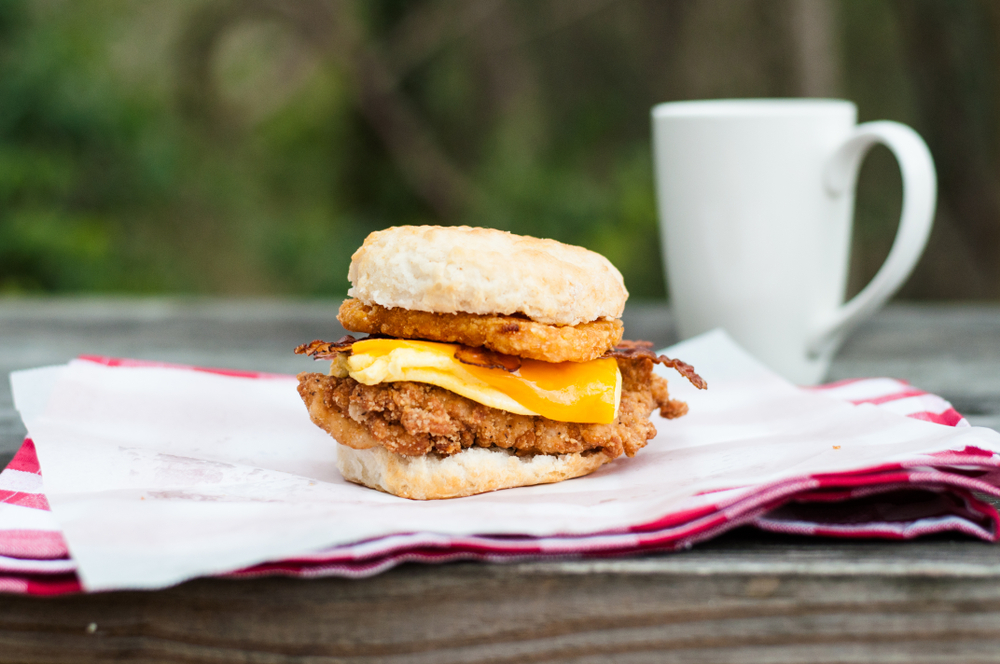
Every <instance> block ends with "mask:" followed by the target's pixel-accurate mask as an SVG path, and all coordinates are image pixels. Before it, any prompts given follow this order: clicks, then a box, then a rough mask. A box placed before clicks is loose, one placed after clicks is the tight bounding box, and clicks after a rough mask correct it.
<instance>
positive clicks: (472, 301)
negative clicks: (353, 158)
mask: <svg viewBox="0 0 1000 664" xmlns="http://www.w3.org/2000/svg"><path fill="white" fill-rule="evenodd" d="M491 252H492V254H491ZM511 264H516V265H518V266H520V267H521V270H520V272H519V274H517V275H512V274H511V273H510V270H509V266H510V265H511ZM428 274H429V275H431V276H430V277H427V278H425V277H426V275H428ZM350 277H351V282H352V284H353V286H354V287H353V288H352V292H351V293H350V294H351V295H353V296H354V297H352V298H349V299H348V300H346V301H345V302H344V303H343V305H341V308H340V312H339V316H338V318H339V320H340V321H341V324H342V325H343V326H344V327H345V328H346V329H348V330H350V331H353V332H362V333H367V334H370V335H372V336H370V337H369V338H368V339H355V338H354V337H344V338H343V339H341V340H340V341H338V342H334V343H327V342H323V341H314V342H312V343H309V344H303V345H302V346H300V347H299V348H297V349H296V352H297V353H300V354H304V355H309V356H311V357H313V358H316V359H327V360H330V361H331V369H330V372H329V373H328V374H324V373H311V372H305V373H302V374H299V376H298V379H299V387H298V390H299V394H300V396H301V397H302V400H303V402H304V403H305V405H306V408H307V409H308V412H309V415H310V417H311V419H312V420H313V422H314V423H315V424H316V425H318V426H319V427H321V428H322V429H324V430H325V431H326V432H327V433H329V434H330V435H331V436H332V437H333V438H334V439H336V441H337V442H338V443H339V446H338V466H339V467H340V469H341V472H342V473H343V474H344V476H345V478H347V479H348V480H350V481H353V482H357V483H359V484H363V485H366V486H369V487H372V488H376V489H379V490H383V491H387V492H389V493H394V494H396V495H399V496H403V497H407V498H416V499H434V498H448V497H457V496H464V495H471V494H474V493H481V492H483V491H491V490H496V489H502V488H510V487H513V486H524V485H529V484H538V483H544V482H553V481H561V480H564V479H569V478H572V477H577V476H580V475H585V474H587V473H590V472H593V471H594V470H596V469H597V468H598V467H600V466H601V465H603V464H605V463H608V462H610V461H612V460H614V459H616V458H618V457H621V456H623V455H624V456H626V457H632V456H634V455H635V454H636V453H637V452H638V451H639V450H640V449H642V448H643V447H644V446H645V445H646V444H647V441H648V440H649V439H651V438H652V437H653V436H655V435H656V428H655V426H654V425H653V424H652V423H651V422H650V420H649V418H650V415H651V414H652V413H653V412H654V411H659V414H660V416H661V417H664V418H666V419H673V418H676V417H680V416H682V415H684V414H685V413H686V412H687V405H686V404H685V403H683V402H681V401H677V400H673V399H671V398H670V396H669V392H668V387H667V381H666V380H665V379H664V378H662V377H661V376H658V375H657V374H655V373H654V371H653V369H654V366H655V364H657V363H659V364H663V365H665V366H668V367H673V368H674V369H676V370H677V371H679V372H680V373H681V374H682V375H684V376H685V377H686V378H687V379H688V380H690V381H691V382H692V383H694V384H695V385H696V386H698V387H704V381H703V380H702V379H701V378H700V377H699V376H698V375H697V374H696V373H695V372H694V370H693V368H692V367H690V366H689V365H687V364H685V363H683V362H681V361H679V360H672V359H670V358H667V357H664V356H658V355H656V354H654V353H653V352H652V351H651V350H650V349H649V346H650V344H646V343H644V342H627V341H626V342H622V341H621V337H622V325H621V321H620V320H619V318H618V316H620V313H621V308H622V307H623V305H624V300H625V297H627V291H625V288H624V285H623V284H622V283H621V275H620V274H618V272H617V270H615V269H614V267H613V266H611V265H610V263H608V262H607V261H606V259H604V258H603V257H601V256H599V255H597V254H593V252H589V251H587V250H585V249H582V248H579V247H569V246H568V245H562V244H560V243H556V242H554V241H551V240H537V239H535V238H524V237H520V236H513V235H510V234H509V233H502V232H501V231H493V230H490V229H471V228H464V227H463V228H438V227H400V228H393V229H389V230H387V231H381V232H379V233H375V234H373V236H370V237H369V239H368V240H366V241H365V245H364V246H363V247H362V248H361V249H359V251H358V252H357V253H356V254H355V255H354V257H353V259H352V265H351V272H350ZM567 290H569V291H570V293H569V296H566V293H565V292H564V291H567ZM512 291H514V292H513V293H512ZM375 346H377V347H378V348H380V349H383V350H382V352H383V353H384V354H385V356H384V357H382V356H380V355H378V353H375V354H374V355H372V351H371V349H372V348H373V347H375ZM393 353H395V354H393ZM413 357H417V358H420V359H419V361H417V360H414V359H412V358H413ZM373 358H374V359H373ZM380 362H381V363H380ZM414 362H416V364H413V363H414ZM408 363H409V364H408ZM411 365H412V366H411ZM407 371H409V372H411V373H407ZM531 371H535V372H536V373H535V374H532V373H531ZM539 371H541V372H542V373H541V374H540V375H542V376H543V379H542V380H537V379H532V378H531V376H534V375H537V372H539ZM567 371H568V372H573V371H575V372H576V373H575V374H572V375H574V376H583V378H574V379H572V380H569V379H565V380H564V381H563V382H566V380H569V383H567V384H566V385H564V388H565V389H564V390H563V392H560V393H558V394H557V393H556V392H551V394H552V395H556V396H551V395H550V392H544V390H543V391H542V392H543V393H544V395H549V396H545V398H546V399H554V400H555V402H554V403H552V404H548V405H547V404H546V403H545V401H544V399H543V400H542V401H539V400H538V399H536V400H535V401H531V400H530V399H529V398H525V397H524V396H523V394H522V393H523V391H524V390H523V387H522V385H521V382H524V383H525V384H530V385H534V383H545V384H546V385H548V383H546V381H549V382H552V380H554V381H555V382H558V381H559V380H560V376H562V375H563V372H567ZM412 372H416V373H412ZM609 372H610V373H609ZM411 375H412V376H416V377H417V378H419V380H408V379H405V378H407V377H409V376H411ZM567 375H569V374H567ZM442 376H444V377H443V378H442ZM590 376H595V377H598V378H600V380H598V379H597V378H595V379H593V380H590V378H589V377H590ZM553 377H554V378H553ZM550 379H552V380H550ZM588 380H590V382H587V381H588ZM601 380H603V381H604V382H603V383H602V382H601ZM484 381H485V382H484ZM519 381H521V382H519ZM532 381H534V383H533V382H532ZM574 381H575V382H574ZM581 381H582V382H581ZM553 384H555V383H553ZM511 385H513V387H510V386H511ZM595 385H596V386H597V387H595ZM496 386H500V387H501V388H503V389H505V390H507V392H509V393H510V394H514V395H518V394H520V395H521V397H520V401H518V402H515V401H510V397H509V396H508V395H507V394H499V395H497V394H495V391H496V390H495V389H494V388H495V387H496ZM504 386H506V387H504ZM536 387H537V386H536ZM546 389H549V390H550V391H551V390H553V389H555V388H552V387H551V385H549V387H548V388H546ZM595 390H596V391H595ZM601 390H603V392H601ZM459 392H461V393H459ZM592 393H593V394H598V396H599V398H600V399H603V401H600V402H594V403H598V406H600V407H601V408H604V410H603V411H601V412H602V413H605V414H603V415H595V413H596V412H597V410H599V408H598V409H597V410H595V409H594V408H591V407H588V406H587V405H586V402H581V405H580V406H579V407H578V408H575V409H574V408H573V407H572V404H570V405H569V406H567V403H566V402H567V400H570V401H572V399H577V398H583V397H579V396H574V395H580V394H583V395H586V394H592ZM559 394H561V395H562V396H559ZM567 395H569V396H567ZM556 402H558V403H556ZM524 404H528V405H531V406H532V407H533V408H536V409H538V410H540V411H544V412H535V411H533V410H532V409H531V408H528V407H527V406H525V405H524ZM539 404H541V406H539ZM560 408H561V410H560ZM608 409H610V410H608ZM567 413H568V414H567ZM553 414H555V415H556V416H553Z"/></svg>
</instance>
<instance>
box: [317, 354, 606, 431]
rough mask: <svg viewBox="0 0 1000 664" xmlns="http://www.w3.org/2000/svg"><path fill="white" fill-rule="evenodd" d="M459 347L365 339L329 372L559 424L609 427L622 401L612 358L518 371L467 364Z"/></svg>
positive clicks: (530, 365)
mask: <svg viewBox="0 0 1000 664" xmlns="http://www.w3.org/2000/svg"><path fill="white" fill-rule="evenodd" d="M457 348H458V346H457V345H455V344H446V343H438V342H433V341H414V340H410V339H366V340H364V341H359V342H357V343H355V344H354V345H353V347H352V348H351V354H350V355H347V354H342V355H339V356H338V357H337V359H336V360H335V361H334V362H333V364H332V365H331V367H330V373H331V374H332V375H335V376H338V377H341V378H343V377H345V376H350V377H351V378H353V379H354V380H356V381H358V382H359V383H363V384H365V385H376V384H378V383H388V382H394V381H400V380H409V381H415V382H418V383H428V384H430V385H437V386H438V387H442V388H444V389H446V390H449V391H451V392H455V393H456V394H460V395H462V396H463V397H466V398H468V399H472V400H473V401H475V402H477V403H481V404H483V405H484V406H489V407H491V408H499V409H500V410H506V411H508V412H511V413H519V414H521V415H541V416H543V417H547V418H549V419H552V420H557V421H559V422H578V423H598V424H609V423H611V422H613V421H614V419H615V415H616V414H617V412H618V403H619V401H620V400H621V385H622V376H621V372H620V371H619V370H618V363H617V362H616V361H615V360H614V359H613V358H600V359H597V360H591V361H590V362H559V363H552V362H541V361H539V360H529V359H522V360H521V367H520V368H519V369H518V370H517V371H514V372H510V371H507V370H505V369H498V368H491V367H480V366H475V365H472V364H464V363H462V362H460V361H459V360H457V359H456V358H455V351H456V350H457Z"/></svg>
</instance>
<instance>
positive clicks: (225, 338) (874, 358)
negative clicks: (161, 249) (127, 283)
mask: <svg viewBox="0 0 1000 664" xmlns="http://www.w3.org/2000/svg"><path fill="white" fill-rule="evenodd" d="M335 313H336V303H331V302H288V301H253V302H245V301H244V302H236V301H216V300H193V301H191V300H187V301H184V300H131V301H130V300H0V368H2V370H3V372H4V373H7V372H9V371H11V370H15V369H20V368H26V367H32V366H40V365H45V364H54V363H59V362H64V361H66V360H68V359H69V358H71V357H73V356H75V355H77V354H80V353H91V354H107V355H117V356H127V357H139V358H148V359H158V360H166V361H174V362H182V363H193V364H201V365H208V366H217V367H230V368H243V369H258V370H264V371H277V372H288V373H294V372H296V371H299V370H301V369H302V361H303V360H302V359H301V358H297V357H295V356H293V355H292V354H291V348H292V347H293V346H295V345H296V344H297V343H300V342H302V341H307V340H311V339H313V338H317V337H322V338H331V337H335V336H337V335H339V334H341V333H342V331H341V329H340V327H339V326H338V325H337V323H336V319H335ZM625 318H626V330H627V335H628V336H629V337H631V338H647V339H651V340H653V341H655V342H657V344H658V345H666V344H667V343H669V342H670V341H672V340H673V336H674V332H673V328H672V326H671V324H670V318H669V315H668V313H667V310H666V308H665V307H664V306H663V305H659V304H648V305H641V304H637V305H633V306H631V307H630V308H629V309H628V311H627V312H626V317H625ZM875 375H888V376H895V377H898V378H904V379H907V380H909V381H911V382H912V383H914V384H916V385H918V386H919V387H922V388H924V389H927V390H930V391H932V392H936V393H938V394H941V395H942V396H944V397H946V398H948V399H949V400H951V401H952V402H953V403H954V404H955V406H956V408H958V410H959V411H961V412H963V413H965V414H966V415H967V416H968V417H969V419H970V420H971V421H972V422H973V423H974V424H979V425H983V426H990V427H993V428H998V429H1000V307H996V306H990V307H987V306H960V305H955V306H951V305H949V306H916V305H896V306H893V307H890V308H889V309H888V310H886V311H884V312H882V313H880V314H879V315H878V316H877V317H876V318H875V319H874V320H872V321H871V322H870V323H868V324H867V325H865V326H864V327H863V328H862V329H861V330H859V331H858V332H857V333H856V334H855V335H854V336H853V337H852V339H851V340H850V341H849V342H848V344H847V345H846V346H845V347H844V349H843V351H842V352H841V353H840V356H839V357H838V359H837V361H836V362H835V364H834V366H833V369H832V373H831V376H830V378H831V379H839V378H846V377H851V376H875ZM23 435H24V430H23V428H22V426H21V424H20V421H19V419H18V418H17V415H16V413H15V412H14V410H13V406H12V405H11V399H10V392H9V387H8V386H7V385H6V384H4V385H3V386H2V387H0V462H4V463H5V462H6V460H7V459H9V457H10V455H11V454H13V452H14V450H15V449H16V448H17V446H18V445H19V444H20V441H21V438H22V437H23ZM110 659H115V660H118V659H134V660H137V661H149V662H154V661H169V662H196V661H199V662H200V661H211V662H293V661H303V662H428V663H435V664H437V663H446V662H470V661H474V662H486V661H489V662H548V661H579V662H595V663H596V662H798V661H802V662H1000V548H998V547H997V546H995V545H991V544H984V543H981V542H976V541H971V540H968V539H961V538H937V539H934V540H923V541H917V542H909V543H885V542H845V541H835V540H822V539H806V538H787V537H777V536H772V535H766V534H762V533H756V532H753V531H739V532H736V533H732V534H730V535H727V536H724V537H722V538H719V539H717V540H715V541H713V542H710V543H707V544H704V545H701V546H697V547H695V548H694V549H693V550H691V551H689V552H685V553H678V554H667V555H658V556H647V557H643V558H633V559H623V560H614V561H605V562H546V563H527V564H512V565H499V566H498V565H485V564H449V565H442V566H431V567H428V566H415V565H407V566H403V567H400V568H397V569H395V570H393V571H390V572H388V573H386V574H382V575H380V576H377V577H374V578H371V579H366V580H360V581H351V580H342V579H316V580H308V581H304V580H292V579H281V578H270V579H260V580H254V581H226V580H218V579H205V580H198V581H192V582H190V583H186V584H183V585H181V586H179V587H176V588H172V589H168V590H163V591H158V592H142V593H138V592H127V593H126V592H116V593H106V594H101V595H92V596H72V597H61V598H53V599H38V598H27V597H16V596H0V661H3V662H8V661H10V662H34V661H47V662H85V661H103V660H110Z"/></svg>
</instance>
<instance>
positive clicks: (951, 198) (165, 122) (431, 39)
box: [0, 0, 1000, 299]
mask: <svg viewBox="0 0 1000 664" xmlns="http://www.w3.org/2000/svg"><path fill="white" fill-rule="evenodd" d="M998 34H1000V3H996V2H993V1H991V0H969V1H968V2H963V3H950V2H941V1H939V0H894V1H893V2H883V1H880V0H850V1H848V0H745V1H743V2H738V3H735V2H732V1H731V0H406V1H402V0H191V1H190V2H185V3H176V2H172V1H171V0H147V1H145V2H142V3H131V2H127V1H126V0H92V1H91V2H88V3H85V4H84V3H61V2H56V3H53V2H48V1H42V0H6V1H5V2H0V288H2V289H3V290H6V291H8V292H22V291H44V292H85V291H119V292H121V291H124V292H195V293H198V292H204V293H248V294H267V293H293V294H303V295H306V294H315V295H335V294H338V293H342V292H343V291H344V290H345V289H346V286H347V284H346V280H345V273H346V266H347V262H348V260H349V257H350V254H351V252H352V251H353V249H354V247H356V246H357V244H358V243H359V242H360V241H361V239H362V238H363V237H364V236H365V235H366V234H367V233H368V232H370V231H371V230H374V229H377V228H381V227H385V226H388V225H392V224H403V223H473V224H485V225H492V226H496V227H500V228H505V229H509V230H512V231H515V232H524V233H530V234H536V235H544V236H549V237H556V238H558V239H561V240H564V241H569V242H574V243H578V244H583V245H586V246H589V247H591V248H593V249H595V250H597V251H600V252H602V253H604V254H605V255H607V256H608V257H609V258H610V259H611V260H612V261H614V262H615V263H617V264H619V265H620V266H621V267H622V269H623V272H624V274H625V278H626V283H627V285H628V287H629V289H630V291H631V292H632V293H633V295H634V296H636V297H650V298H656V297H662V296H663V295H664V292H665V290H664V283H663V279H662V276H661V272H662V271H661V264H660V256H659V250H658V237H657V227H656V214H655V203H654V198H653V188H652V172H651V159H650V147H649V109H650V107H651V106H653V105H654V104H656V103H658V102H661V101H669V100H675V99H691V98H711V97H743V96H747V97H753V96H846V97H848V98H851V99H853V100H855V101H856V102H857V103H858V106H859V115H860V120H861V121H865V120H873V119H879V118H889V119H895V120H899V121H902V122H906V123H909V124H911V125H913V126H915V127H916V128H917V129H918V130H919V131H920V132H921V133H922V134H923V135H924V136H925V137H926V138H927V140H928V143H929V144H930V146H931V149H932V152H933V153H934V156H935V158H936V160H937V163H938V167H939V175H940V180H941V195H940V200H941V207H940V214H939V217H938V220H937V228H936V230H935V233H934V237H933V240H932V245H931V247H930V249H929V250H928V252H927V254H926V256H925V258H924V260H923V261H922V263H921V265H920V267H919V268H918V270H917V271H916V273H915V274H914V276H913V278H912V279H911V280H910V282H909V283H908V285H907V286H906V288H905V290H904V293H905V295H906V296H907V297H911V298H994V299H995V298H1000V163H998V161H997V160H998V150H997V148H998V147H1000V112H998V101H1000V96H998V93H1000V51H998V42H997V36H998ZM900 195H901V192H900V183H899V174H898V169H897V167H896V166H895V163H894V162H893V160H892V158H891V156H890V155H889V154H888V153H887V151H885V150H884V149H876V150H875V151H873V153H872V154H871V156H870V157H869V158H868V160H866V162H865V165H864V167H863V169H862V173H861V184H860V190H859V197H858V211H857V222H856V225H855V244H854V256H853V260H854V266H853V268H852V288H853V289H857V288H859V287H860V286H861V285H863V284H864V283H865V281H866V280H867V279H869V278H870V277H871V275H872V274H873V273H874V271H875V269H876V268H877V267H878V265H879V264H880V263H881V261H882V259H883V258H884V256H885V253H886V252H887V251H888V247H889V245H890V244H891V242H892V238H893V234H894V232H895V223H896V220H897V218H898V213H899V201H900Z"/></svg>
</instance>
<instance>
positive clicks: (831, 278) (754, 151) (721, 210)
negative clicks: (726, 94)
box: [652, 99, 937, 384]
mask: <svg viewBox="0 0 1000 664" xmlns="http://www.w3.org/2000/svg"><path fill="white" fill-rule="evenodd" d="M652 115H653V144H654V158H655V167H656V193H657V201H658V205H659V214H660V225H661V240H662V242H663V252H664V253H663V256H664V261H665V263H666V272H667V282H668V285H669V290H670V300H671V304H672V308H673V312H674V315H675V318H676V321H677V325H678V330H679V332H680V334H681V336H682V337H683V338H687V337H689V336H693V335H695V334H699V333H701V332H705V331H707V330H710V329H713V328H716V327H723V328H725V329H726V330H727V331H728V332H729V333H730V334H731V335H732V336H733V337H734V338H735V339H736V340H737V341H738V342H740V343H741V344H742V345H743V346H744V347H746V348H747V350H749V351H750V352H751V353H753V354H754V355H756V356H757V357H758V358H759V359H760V360H762V361H763V362H765V363H766V364H768V365H770V366H771V367H772V368H773V369H774V370H776V371H777V372H779V373H781V374H783V375H784V376H785V377H787V378H789V379H790V380H792V381H795V382H797V383H800V384H815V383H817V382H819V381H821V380H822V379H823V377H824V376H825V374H826V372H827V370H828V368H829V365H830V360H831V359H832V357H833V354H834V353H835V352H836V350H837V348H838V346H839V345H840V343H841V342H842V341H843V339H844V336H845V335H846V334H847V333H848V332H849V331H850V329H851V328H852V327H853V326H854V325H856V324H857V323H858V322H860V321H861V320H862V319H864V318H865V317H866V316H868V315H870V314H871V313H873V312H874V311H875V310H876V309H878V308H879V307H880V306H881V305H882V304H884V303H885V301H886V300H887V299H888V298H889V297H890V296H891V295H892V294H893V293H894V292H896V290H897V289H898V288H899V287H900V286H901V285H902V284H903V282H904V280H905V279H906V278H907V276H909V274H910V272H911V270H912V269H913V267H914V265H915V264H916V262H917V260H918V259H919V258H920V254H921V252H922V251H923V248H924V245H925V244H926V242H927V237H928V235H929V234H930V230H931V223H932V221H933V217H934V205H935V200H936V193H937V178H936V175H935V172H934V163H933V161H932V160H931V156H930V152H929V151H928V149H927V146H926V145H925V144H924V142H923V140H921V138H920V136H918V135H917V133H916V132H914V131H913V130H912V129H910V128H909V127H907V126H905V125H901V124H899V123H896V122H886V121H883V122H868V123H865V124H862V125H858V124H856V122H857V108H856V107H855V106H854V104H852V103H851V102H848V101H840V100H822V99H781V100H778V99H773V100H772V99H745V100H717V101H684V102H672V103H667V104H660V105H658V106H656V107H654V108H653V112H652ZM877 143H881V144H883V145H885V146H887V147H888V148H889V149H890V150H892V152H893V153H894V154H895V156H896V159H897V160H898V161H899V166H900V171H901V172H902V176H903V212H902V217H901V219H900V225H899V230H898V232H897V234H896V239H895V242H894V243H893V245H892V249H891V251H890V252H889V256H888V258H887V259H886V262H885V264H883V265H882V267H881V269H880V270H879V271H878V273H877V274H876V275H875V277H874V279H872V281H871V283H869V284H868V285H867V286H866V287H865V288H864V289H863V290H862V291H861V292H860V293H858V295H857V296H855V297H854V298H853V299H851V301H850V302H847V303H844V296H845V290H846V287H847V273H848V259H849V254H850V243H851V225H852V220H853V211H854V186H855V181H856V179H857V174H858V169H859V168H860V166H861V161H862V159H863V158H864V155H865V153H866V152H867V151H868V149H869V148H870V147H871V146H873V145H875V144H877Z"/></svg>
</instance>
